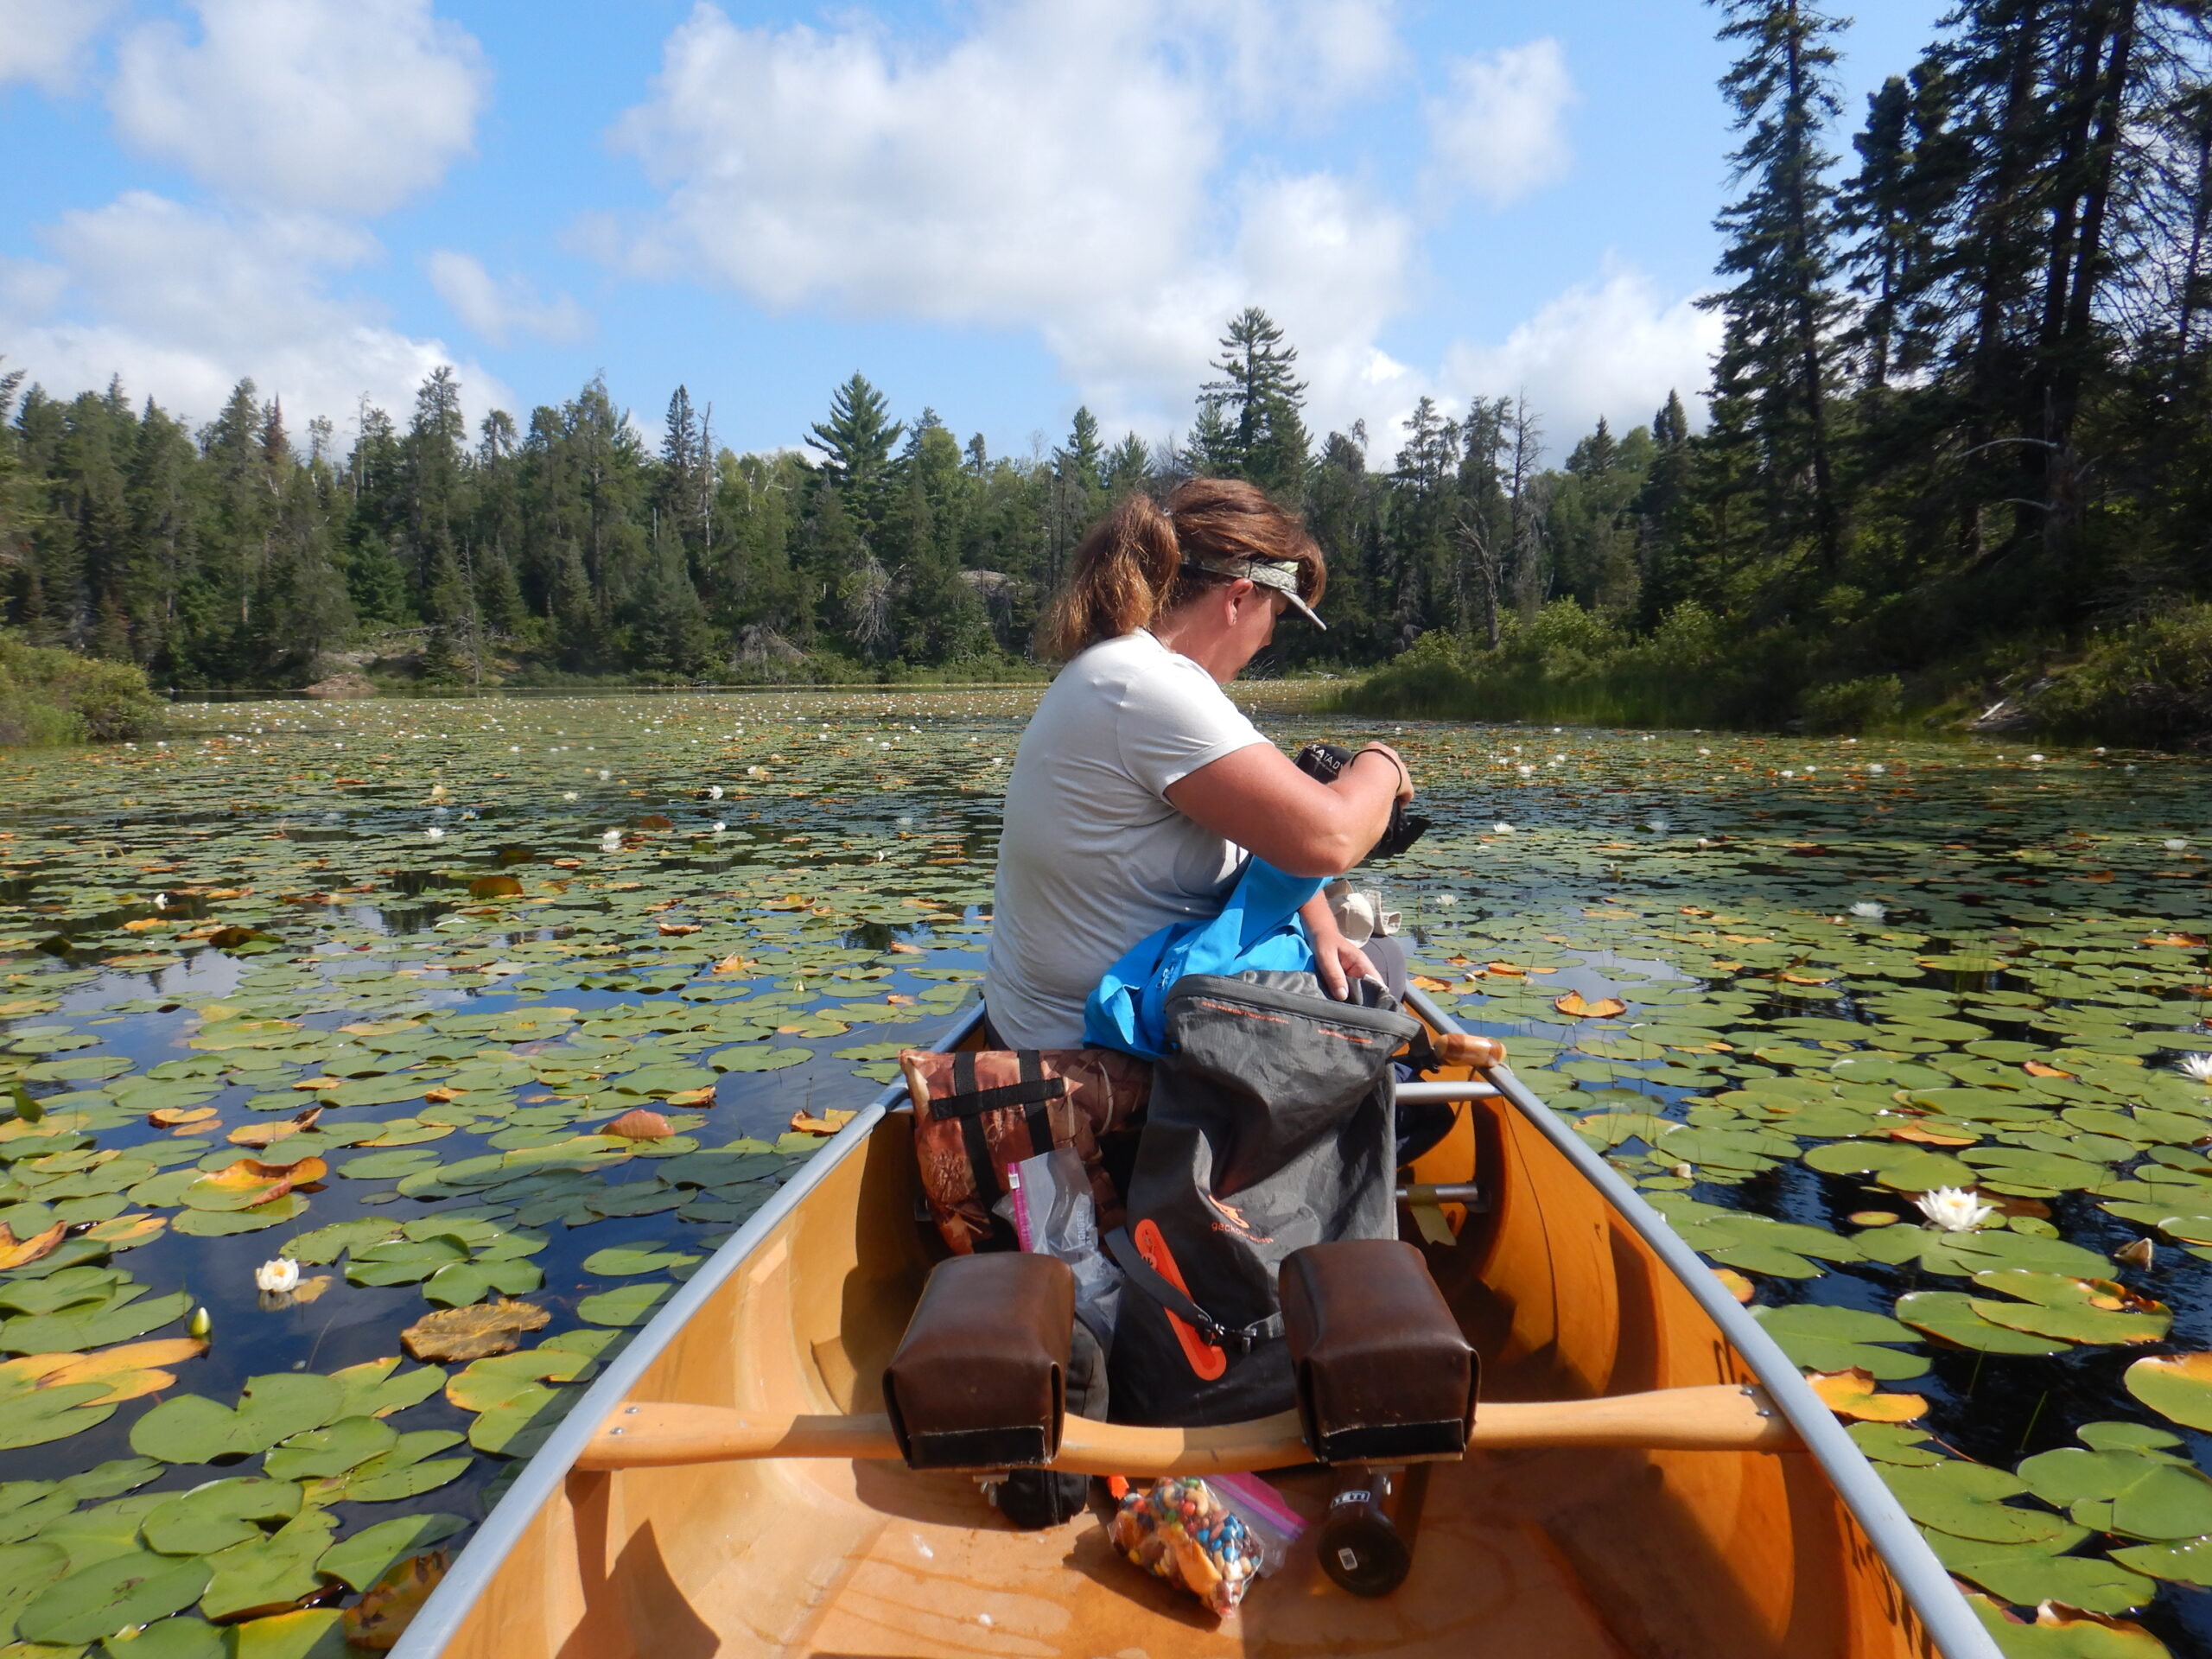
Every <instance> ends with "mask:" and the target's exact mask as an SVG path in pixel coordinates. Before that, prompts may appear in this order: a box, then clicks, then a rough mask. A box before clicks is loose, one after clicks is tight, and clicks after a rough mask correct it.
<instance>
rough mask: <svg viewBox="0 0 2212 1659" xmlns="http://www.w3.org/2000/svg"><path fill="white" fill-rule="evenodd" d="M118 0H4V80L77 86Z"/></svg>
mask: <svg viewBox="0 0 2212 1659" xmlns="http://www.w3.org/2000/svg"><path fill="white" fill-rule="evenodd" d="M117 3H118V0H0V86H6V85H7V84H8V83H9V82H10V81H14V80H27V81H29V82H30V83H31V84H32V85H33V86H41V87H43V88H45V89H46V90H47V91H48V92H68V91H71V90H72V89H73V88H74V87H75V86H76V85H77V83H78V79H79V76H80V75H81V74H82V73H83V71H84V67H85V59H86V55H87V48H89V47H90V46H91V44H92V39H93V37H94V36H95V35H98V34H99V32H100V29H102V28H103V27H104V26H105V24H106V22H107V20H108V19H109V18H110V17H111V16H114V15H115V9H116V5H117Z"/></svg>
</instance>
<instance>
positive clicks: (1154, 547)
mask: <svg viewBox="0 0 2212 1659" xmlns="http://www.w3.org/2000/svg"><path fill="white" fill-rule="evenodd" d="M1185 559H1189V560H1192V561H1194V562H1198V563H1199V564H1202V565H1204V566H1205V568H1204V569H1200V568H1195V567H1194V565H1192V564H1186V563H1185ZM1239 559H1263V560H1268V561H1270V562H1274V563H1292V564H1295V565H1296V566H1297V567H1298V592H1299V597H1300V599H1303V600H1304V601H1306V603H1307V604H1309V605H1310V604H1313V603H1314V602H1315V601H1318V600H1319V598H1320V597H1321V589H1322V588H1323V587H1324V586H1325V584H1326V583H1327V582H1328V577H1329V573H1328V569H1327V567H1326V566H1325V564H1324V563H1323V562H1322V558H1321V550H1320V549H1319V547H1317V546H1315V545H1314V543H1313V537H1311V536H1309V535H1307V534H1306V527H1305V526H1304V525H1303V524H1300V522H1299V520H1298V519H1297V518H1295V517H1294V516H1293V515H1292V514H1290V513H1287V512H1284V511H1283V510H1282V509H1281V507H1279V506H1277V505H1275V504H1274V502H1273V501H1270V500H1269V499H1268V498H1267V496H1266V495H1265V494H1264V493H1262V491H1261V490H1259V489H1258V488H1257V487H1256V486H1253V485H1251V484H1248V483H1246V482H1245V481H1244V480H1242V479H1234V478H1194V479H1191V480H1188V481H1186V482H1185V484H1183V485H1182V486H1181V487H1179V489H1177V491H1176V492H1175V493H1174V494H1173V496H1171V497H1170V498H1169V499H1168V502H1167V505H1166V507H1165V508H1162V507H1161V506H1160V505H1158V504H1157V503H1156V502H1154V500H1153V499H1152V498H1151V497H1150V496H1148V495H1146V494H1143V493H1138V494H1135V495H1132V496H1130V497H1129V498H1128V499H1127V500H1126V501H1123V502H1122V504H1121V505H1119V506H1117V507H1116V508H1115V509H1114V511H1113V512H1111V513H1109V515H1108V516H1107V518H1106V519H1105V521H1104V522H1103V523H1102V524H1099V525H1098V527H1097V528H1096V529H1095V530H1093V531H1091V532H1090V535H1088V536H1086V537H1084V540H1083V545H1082V546H1081V547H1079V548H1077V550H1076V555H1075V567H1074V569H1073V570H1072V571H1071V573H1070V575H1069V576H1068V580H1067V585H1066V586H1065V587H1064V588H1061V589H1060V591H1059V592H1058V594H1056V595H1054V597H1053V599H1052V604H1051V606H1050V607H1048V608H1047V609H1046V613H1045V620H1044V623H1043V626H1040V627H1039V629H1038V644H1039V646H1040V647H1041V648H1042V650H1043V651H1044V652H1045V654H1046V655H1047V656H1050V657H1054V658H1058V659H1060V660H1061V661H1063V662H1065V660H1067V659H1068V658H1071V657H1073V656H1075V655H1077V653H1078V652H1084V651H1087V650H1089V649H1090V647H1091V646H1092V645H1096V644H1097V643H1098V642H1099V641H1100V640H1102V639H1120V638H1121V637H1122V635H1123V634H1125V633H1133V632H1135V631H1136V630H1137V629H1139V628H1144V627H1149V626H1152V624H1153V621H1154V619H1155V618H1157V617H1159V616H1160V614H1161V613H1164V612H1167V611H1172V610H1173V609H1174V608H1175V607H1177V606H1178V605H1179V604H1181V603H1182V602H1183V601H1185V600H1186V599H1189V598H1190V597H1192V594H1193V593H1194V592H1195V591H1196V590H1197V589H1199V588H1206V587H1211V586H1213V585H1215V584H1217V583H1219V582H1226V581H1230V580H1231V577H1230V575H1228V574H1227V573H1226V572H1224V571H1223V570H1221V569H1220V567H1221V566H1222V565H1223V564H1224V563H1233V562H1234V561H1236V560H1239Z"/></svg>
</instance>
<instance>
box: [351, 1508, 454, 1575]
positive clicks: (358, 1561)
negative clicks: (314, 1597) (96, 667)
mask: <svg viewBox="0 0 2212 1659" xmlns="http://www.w3.org/2000/svg"><path fill="white" fill-rule="evenodd" d="M468 1525H469V1523H468V1522H467V1521H464V1520H463V1519H461V1516H457V1515H439V1514H435V1513H434V1514H429V1515H409V1516H401V1517H400V1518H399V1519H398V1520H396V1521H379V1522H377V1523H376V1524H375V1525H374V1526H372V1527H364V1528H362V1529H361V1530H360V1531H359V1532H357V1533H354V1534H353V1535H351V1536H350V1537H346V1538H343V1539H340V1541H338V1542H337V1543H334V1544H333V1545H332V1546H331V1547H330V1548H328V1549H327V1550H325V1551H323V1553H322V1557H321V1560H318V1561H317V1562H316V1563H315V1570H316V1571H317V1572H320V1573H325V1574H327V1575H328V1576H329V1577H331V1578H334V1579H336V1580H339V1581H340V1583H342V1584H345V1585H346V1586H350V1587H351V1588H353V1589H355V1590H366V1589H367V1588H368V1587H369V1586H371V1585H372V1584H374V1583H375V1582H376V1581H377V1580H378V1579H380V1578H382V1577H383V1576H384V1575H385V1572H386V1570H388V1569H389V1568H390V1567H392V1566H393V1565H394V1564H395V1563H397V1562H399V1561H403V1560H406V1559H407V1557H409V1556H410V1555H415V1554H421V1553H422V1551H423V1550H424V1549H426V1548H429V1546H430V1545H432V1544H435V1543H437V1542H439V1541H441V1540H442V1539H446V1538H450V1537H452V1536H453V1535H454V1534H455V1533H458V1532H465V1531H467V1529H468Z"/></svg>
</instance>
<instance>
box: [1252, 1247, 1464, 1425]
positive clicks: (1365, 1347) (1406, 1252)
mask: <svg viewBox="0 0 2212 1659" xmlns="http://www.w3.org/2000/svg"><path fill="white" fill-rule="evenodd" d="M1281 1291H1282V1317H1283V1334H1284V1336H1285V1338H1287V1342H1288V1344H1289V1349H1290V1364H1291V1371H1292V1374H1293V1376H1294V1377H1295V1379H1296V1382H1297V1388H1298V1414H1299V1419H1300V1423H1301V1424H1302V1425H1303V1427H1304V1428H1305V1432H1306V1445H1307V1446H1311V1447H1312V1448H1313V1454H1314V1455H1315V1456H1316V1457H1318V1458H1319V1459H1321V1460H1322V1461H1323V1462H1324V1463H1404V1462H1408V1461H1411V1460H1427V1459H1438V1458H1457V1457H1459V1456H1461V1455H1462V1454H1464V1453H1465V1451H1466V1449H1467V1439H1468V1436H1469V1434H1470V1433H1471V1432H1472V1431H1473V1428H1474V1421H1475V1389H1476V1383H1477V1381H1478V1374H1479V1373H1478V1361H1477V1359H1476V1356H1475V1351H1474V1349H1473V1347H1472V1346H1471V1344H1469V1343H1468V1341H1467V1339H1466V1338H1465V1336H1464V1335H1462V1334H1461V1332H1460V1330H1459V1321H1458V1320H1456V1319H1453V1318H1452V1310H1451V1308H1450V1306H1447V1305H1446V1302H1445V1300H1444V1296H1443V1294H1442V1293H1441V1292H1440V1291H1439V1290H1438V1289H1437V1287H1436V1281H1434V1280H1433V1279H1432V1278H1431V1277H1430V1276H1429V1272H1428V1264H1427V1262H1425V1261H1423V1260H1422V1259H1421V1252H1420V1251H1419V1250H1417V1249H1414V1247H1413V1246H1412V1245H1410V1244H1406V1243H1400V1242H1399V1241H1398V1240H1396V1239H1385V1238H1356V1239H1344V1240H1340V1241H1338V1242H1337V1243H1328V1244H1309V1245H1307V1246H1306V1248H1305V1249H1301V1250H1295V1251H1293V1252H1292V1253H1291V1255H1289V1256H1288V1257H1287V1259H1286V1260H1285V1261H1284V1262H1283V1265H1282V1271H1281Z"/></svg>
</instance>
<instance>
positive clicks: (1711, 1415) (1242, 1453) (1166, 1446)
mask: <svg viewBox="0 0 2212 1659" xmlns="http://www.w3.org/2000/svg"><path fill="white" fill-rule="evenodd" d="M1560 1446H1633V1447H1641V1448H1644V1449H1650V1450H1659V1449H1665V1450H1671V1451H1685V1452H1788V1451H1793V1450H1796V1449H1797V1447H1798V1442H1797V1437H1796V1433H1795V1432H1794V1431H1793V1430H1792V1429H1791V1428H1790V1427H1789V1424H1788V1423H1786V1422H1785V1421H1783V1419H1782V1418H1781V1417H1780V1416H1779V1415H1778V1414H1776V1413H1775V1411H1774V1410H1773V1408H1771V1407H1770V1406H1769V1405H1768V1404H1767V1402H1766V1396H1765V1395H1763V1394H1762V1393H1760V1392H1759V1391H1758V1389H1751V1388H1743V1387H1738V1386H1735V1385H1732V1384H1727V1383H1715V1384H1712V1385H1708V1386H1705V1387H1700V1388H1688V1389H1660V1390H1658V1391H1656V1392H1654V1393H1650V1394H1627V1395H1612V1396H1609V1397H1606V1398H1602V1399H1597V1400H1561V1401H1546V1402H1514V1401H1500V1402H1496V1403H1493V1404H1485V1405H1484V1406H1483V1407H1482V1408H1481V1409H1480V1410H1479V1411H1478V1413H1477V1414H1476V1417H1475V1427H1474V1433H1473V1434H1472V1435H1471V1437H1470V1440H1469V1449H1470V1450H1471V1451H1481V1452H1504V1451H1522V1450H1533V1449H1537V1448H1548V1447H1560ZM764 1458H833V1459H872V1460H880V1461H890V1462H895V1461H897V1460H898V1459H899V1446H898V1442H897V1441H896V1440H894V1439H893V1436H892V1433H891V1420H890V1419H889V1418H887V1417H885V1416H882V1415H881V1414H865V1415H856V1416H834V1415H818V1416H817V1415H800V1416H791V1417H770V1416H753V1415H748V1414H746V1413H744V1412H740V1411H732V1410H730V1409H728V1408H727V1407H722V1406H690V1405H679V1404H675V1403H671V1402H643V1401H641V1402H638V1403H636V1404H633V1405H626V1406H624V1407H623V1408H620V1410H619V1411H617V1412H616V1413H615V1414H614V1415H613V1417H612V1418H611V1419H609V1420H608V1421H607V1422H606V1423H604V1424H602V1425H601V1427H600V1430H599V1432H598V1433H596V1434H594V1435H593V1437H592V1439H591V1442H590V1444H589V1445H588V1446H587V1447H586V1448H585V1449H584V1452H583V1453H582V1455H581V1456H580V1457H578V1458H577V1459H576V1465H577V1466H578V1467H579V1468H583V1469H637V1468H649V1467H652V1466H655V1465H663V1464H680V1463H726V1462H734V1461H741V1460H747V1459H764ZM1312 1461H1313V1453H1312V1452H1309V1451H1308V1450H1307V1449H1306V1439H1305V1435H1304V1434H1303V1433H1302V1432H1301V1431H1300V1427H1299V1422H1298V1414H1297V1413H1296V1412H1294V1411H1286V1412H1280V1413H1278V1414H1275V1415H1274V1416H1272V1417H1261V1418H1255V1419H1254V1420H1253V1421H1249V1422H1243V1423H1225V1424H1223V1425H1221V1426H1219V1427H1212V1428H1143V1427H1134V1426H1131V1425H1128V1424H1122V1423H1100V1422H1094V1421H1091V1420H1090V1419H1089V1418H1087V1417H1077V1416H1070V1417H1069V1418H1068V1419H1067V1420H1066V1422H1065V1427H1064V1428H1063V1430H1062V1432H1061V1438H1060V1454H1059V1456H1058V1457H1057V1458H1055V1459H1053V1460H1052V1467H1053V1468H1054V1469H1057V1470H1060V1471H1064V1472H1068V1473H1074V1474H1086V1475H1129V1476H1133V1477H1136V1478H1147V1477H1159V1476H1166V1475H1204V1474H1226V1473H1230V1472H1231V1471H1245V1470H1257V1469H1282V1468H1287V1467H1289V1466H1291V1465H1295V1464H1301V1463H1311V1462H1312Z"/></svg>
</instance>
